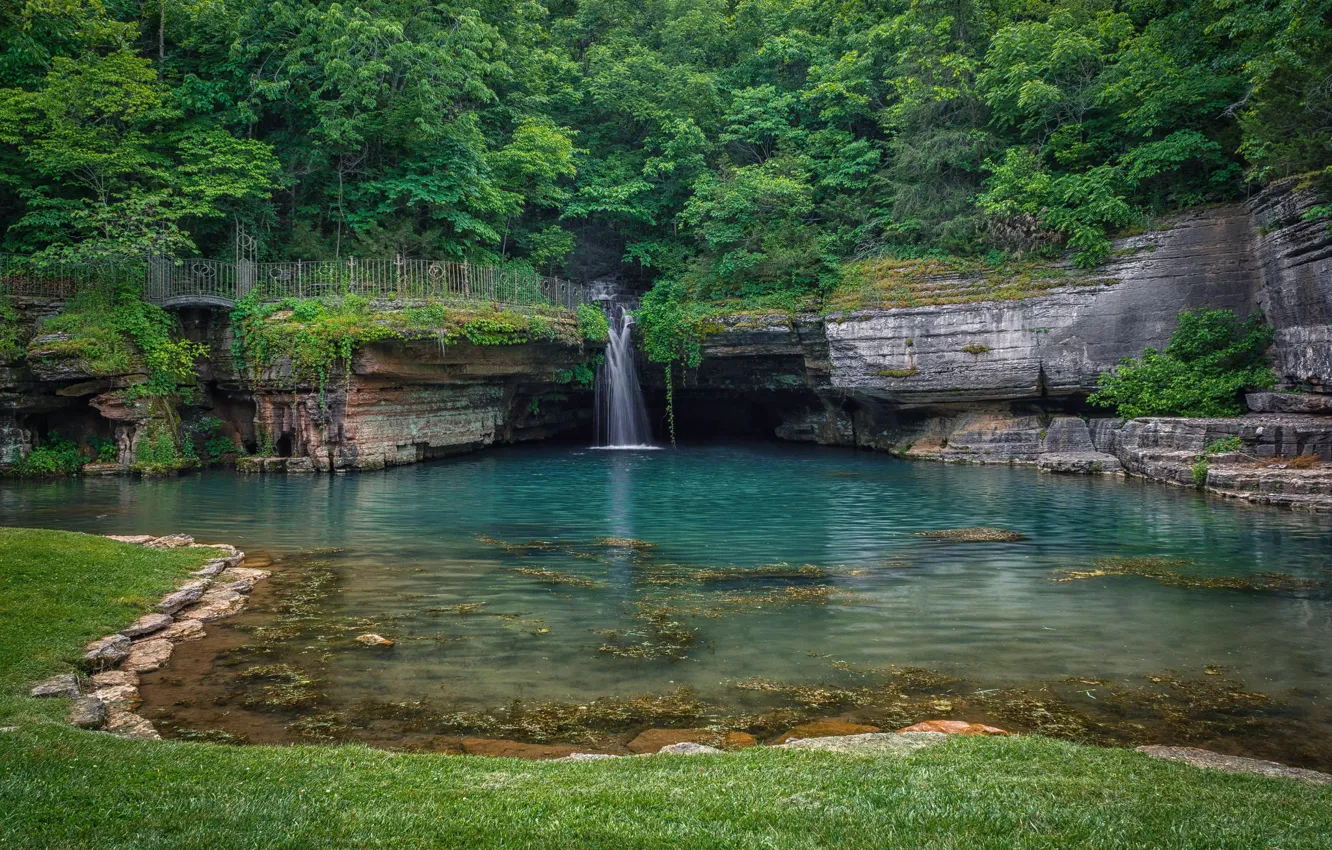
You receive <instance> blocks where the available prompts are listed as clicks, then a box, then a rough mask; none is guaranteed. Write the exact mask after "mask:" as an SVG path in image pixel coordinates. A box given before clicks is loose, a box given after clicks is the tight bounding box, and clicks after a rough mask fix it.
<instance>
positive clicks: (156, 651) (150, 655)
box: [125, 638, 175, 673]
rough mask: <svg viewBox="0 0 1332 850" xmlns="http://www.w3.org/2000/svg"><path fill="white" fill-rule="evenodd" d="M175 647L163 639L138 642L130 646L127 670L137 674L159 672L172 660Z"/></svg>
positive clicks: (126, 661) (126, 663)
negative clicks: (172, 651)
mask: <svg viewBox="0 0 1332 850" xmlns="http://www.w3.org/2000/svg"><path fill="white" fill-rule="evenodd" d="M174 646H175V645H174V644H173V643H172V642H171V641H169V640H165V639H163V638H149V639H148V640H141V641H136V642H135V643H134V644H132V645H131V646H130V652H129V658H127V659H126V660H125V669H126V670H133V671H134V672H136V673H147V672H149V671H151V670H158V669H160V668H161V667H163V666H164V665H165V664H166V663H167V661H169V660H171V650H172V648H173V647H174Z"/></svg>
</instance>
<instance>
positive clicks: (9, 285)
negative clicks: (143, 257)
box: [0, 254, 145, 301]
mask: <svg viewBox="0 0 1332 850" xmlns="http://www.w3.org/2000/svg"><path fill="white" fill-rule="evenodd" d="M144 274H145V267H144V264H143V263H141V262H122V263H111V262H107V263H62V262H54V261H51V260H35V259H33V258H31V257H22V256H16V255H13V254H0V294H4V295H19V296H28V297H31V298H53V299H56V300H61V301H67V300H69V299H70V298H73V297H74V296H75V295H77V294H79V293H80V292H82V291H83V290H85V289H92V288H96V287H102V286H114V285H116V284H118V283H136V282H142V281H143V280H144Z"/></svg>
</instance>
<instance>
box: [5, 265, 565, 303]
mask: <svg viewBox="0 0 1332 850" xmlns="http://www.w3.org/2000/svg"><path fill="white" fill-rule="evenodd" d="M122 281H125V282H132V281H138V282H140V283H141V284H142V286H143V295H144V298H145V299H146V300H148V301H150V302H152V303H154V304H160V305H163V306H183V305H187V304H214V305H218V306H228V305H232V304H234V303H235V302H237V301H239V300H240V299H242V298H245V297H247V296H251V295H253V296H254V297H256V298H258V299H259V300H261V301H280V300H282V299H284V298H323V297H335V296H346V295H359V296H361V297H364V298H367V299H370V300H373V301H399V302H419V301H429V300H436V299H438V300H444V301H456V302H476V303H493V304H499V305H503V306H541V305H549V306H553V307H557V308H563V309H569V310H572V309H575V308H577V307H578V305H579V304H583V303H585V302H587V301H589V300H591V296H590V293H589V290H588V288H587V287H586V286H584V285H581V284H576V283H573V282H572V281H567V280H562V279H560V278H555V277H545V276H542V275H538V274H536V273H534V272H531V271H528V270H525V269H521V268H506V267H502V266H490V265H477V264H474V263H467V262H452V261H444V260H409V259H406V258H405V257H397V258H395V259H392V260H360V259H347V260H320V261H314V262H307V261H301V260H298V261H294V262H285V263H259V262H253V261H251V260H246V259H240V260H237V261H234V262H233V261H230V260H203V259H197V260H172V259H166V258H151V259H148V260H146V261H144V262H132V263H123V264H118V265H113V264H72V263H49V262H44V261H43V262H38V261H34V260H32V259H30V258H26V257H15V256H6V255H0V293H8V294H10V295H23V296H32V297H46V298H54V299H60V300H67V299H69V298H72V297H74V295H76V294H77V293H78V292H80V291H82V290H84V289H87V288H90V287H95V286H105V285H107V284H112V283H118V282H122Z"/></svg>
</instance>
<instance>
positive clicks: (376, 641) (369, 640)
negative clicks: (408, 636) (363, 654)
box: [356, 633, 393, 646]
mask: <svg viewBox="0 0 1332 850" xmlns="http://www.w3.org/2000/svg"><path fill="white" fill-rule="evenodd" d="M356 642H357V643H359V644H363V645H365V646H393V641H391V640H389V639H388V638H386V637H384V636H383V635H377V634H373V633H371V634H364V635H357V636H356Z"/></svg>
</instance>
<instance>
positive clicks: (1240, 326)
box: [1088, 310, 1276, 418]
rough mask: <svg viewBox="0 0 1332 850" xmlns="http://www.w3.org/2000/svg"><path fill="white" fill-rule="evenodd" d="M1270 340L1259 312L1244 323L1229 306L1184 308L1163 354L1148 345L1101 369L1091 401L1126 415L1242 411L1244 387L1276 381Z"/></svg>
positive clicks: (1238, 413)
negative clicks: (1270, 362)
mask: <svg viewBox="0 0 1332 850" xmlns="http://www.w3.org/2000/svg"><path fill="white" fill-rule="evenodd" d="M1271 342H1272V329H1271V328H1270V327H1269V326H1268V325H1267V323H1266V322H1265V321H1264V320H1263V317H1262V316H1261V315H1259V314H1257V313H1255V314H1253V315H1251V316H1250V317H1249V318H1248V319H1246V320H1244V321H1242V322H1241V321H1240V320H1239V319H1238V318H1236V316H1235V314H1234V313H1233V312H1232V311H1230V310H1185V311H1184V312H1182V313H1180V314H1179V324H1178V325H1177V326H1176V328H1175V332H1174V333H1173V334H1171V335H1170V342H1169V343H1168V344H1167V345H1166V350H1165V353H1164V354H1162V353H1160V352H1158V351H1157V350H1156V349H1154V348H1148V349H1147V350H1146V351H1144V352H1143V355H1142V359H1140V360H1134V359H1129V358H1126V359H1124V360H1123V361H1122V362H1121V363H1120V365H1119V367H1118V368H1117V369H1115V370H1114V371H1113V372H1102V373H1101V378H1100V386H1099V389H1098V390H1097V391H1096V392H1095V393H1094V394H1092V396H1091V397H1090V398H1089V399H1088V400H1089V401H1090V402H1092V403H1093V404H1097V405H1100V406H1102V407H1113V408H1115V410H1116V412H1117V413H1118V414H1119V415H1120V416H1124V417H1127V418H1134V417H1138V416H1193V417H1206V416H1239V415H1240V414H1242V413H1243V412H1244V405H1243V402H1242V401H1241V399H1240V394H1241V392H1243V391H1244V390H1246V389H1254V388H1267V387H1271V386H1272V385H1273V384H1275V383H1276V376H1275V375H1273V374H1272V370H1271V369H1270V368H1268V366H1267V363H1266V354H1265V352H1266V350H1267V346H1268V345H1269V344H1270V343H1271Z"/></svg>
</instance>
